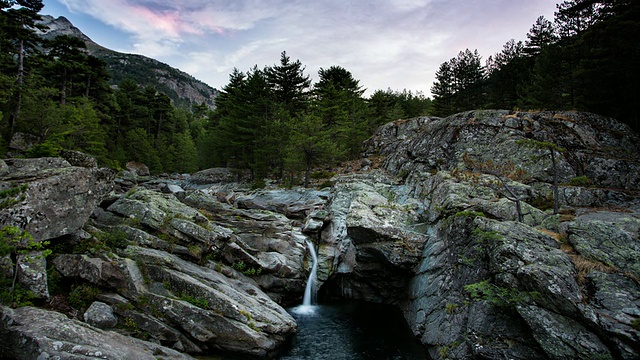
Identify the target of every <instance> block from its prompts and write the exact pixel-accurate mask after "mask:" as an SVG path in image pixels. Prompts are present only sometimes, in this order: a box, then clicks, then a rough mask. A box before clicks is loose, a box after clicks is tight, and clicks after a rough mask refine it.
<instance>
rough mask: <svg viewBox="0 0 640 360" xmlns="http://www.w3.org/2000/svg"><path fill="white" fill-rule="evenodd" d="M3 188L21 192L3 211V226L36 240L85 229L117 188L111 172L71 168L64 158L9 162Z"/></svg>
mask: <svg viewBox="0 0 640 360" xmlns="http://www.w3.org/2000/svg"><path fill="white" fill-rule="evenodd" d="M5 162H6V163H7V165H8V167H9V171H8V172H7V173H6V174H4V175H2V176H1V177H0V189H2V190H7V189H17V190H16V193H15V195H14V196H13V197H12V198H13V204H12V205H11V206H9V207H7V208H3V209H0V223H2V224H4V225H11V226H15V227H18V228H20V229H22V230H25V231H27V232H29V234H31V236H33V238H34V240H35V241H38V242H39V241H45V240H48V239H53V238H57V237H60V236H63V235H67V234H71V233H73V232H75V231H76V230H78V229H80V228H81V227H82V226H84V224H85V222H86V221H87V219H89V216H90V215H91V213H92V212H93V210H94V209H95V208H96V206H97V205H98V203H99V202H100V201H101V200H102V197H103V196H104V195H105V194H106V193H108V192H109V191H110V189H111V187H112V186H113V183H112V181H113V173H112V172H111V171H110V170H108V169H99V168H85V167H75V166H71V165H70V164H69V163H68V162H67V161H66V160H63V159H61V158H41V159H7V160H5Z"/></svg>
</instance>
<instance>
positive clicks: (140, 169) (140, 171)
mask: <svg viewBox="0 0 640 360" xmlns="http://www.w3.org/2000/svg"><path fill="white" fill-rule="evenodd" d="M125 168H126V169H127V170H128V171H130V172H131V174H132V175H133V176H149V175H150V172H149V167H148V166H147V165H145V164H143V163H140V162H137V161H129V162H127V163H126V164H125Z"/></svg>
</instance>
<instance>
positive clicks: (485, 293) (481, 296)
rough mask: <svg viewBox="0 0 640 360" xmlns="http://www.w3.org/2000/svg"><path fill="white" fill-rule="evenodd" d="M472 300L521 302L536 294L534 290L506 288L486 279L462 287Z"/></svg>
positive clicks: (503, 302)
mask: <svg viewBox="0 0 640 360" xmlns="http://www.w3.org/2000/svg"><path fill="white" fill-rule="evenodd" d="M464 290H465V291H466V292H468V293H469V295H470V296H471V298H472V299H474V300H484V301H486V302H488V303H490V304H492V305H495V306H509V305H515V304H521V303H524V302H526V301H528V300H529V299H531V298H535V297H536V296H537V293H536V292H524V291H520V290H518V289H507V288H503V287H500V286H497V285H494V284H492V283H491V282H490V281H489V280H488V279H487V280H483V281H480V282H477V283H473V284H469V285H466V286H465V287H464Z"/></svg>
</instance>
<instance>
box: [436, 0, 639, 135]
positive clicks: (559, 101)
mask: <svg viewBox="0 0 640 360" xmlns="http://www.w3.org/2000/svg"><path fill="white" fill-rule="evenodd" d="M556 6H557V9H558V11H557V12H556V13H555V14H554V19H553V21H551V20H548V19H546V18H544V17H542V16H541V17H539V18H538V19H536V21H535V23H534V24H533V25H532V26H531V28H530V30H529V32H528V33H527V34H526V40H525V41H524V42H522V41H516V40H515V39H510V40H509V41H507V42H506V43H505V45H504V47H503V49H502V51H500V52H498V53H497V54H494V55H491V56H489V57H488V58H487V61H486V64H485V66H484V67H482V66H480V67H479V66H478V65H479V62H478V60H479V54H476V53H475V52H470V51H469V50H468V49H467V50H465V51H462V52H460V53H459V54H458V56H456V57H454V58H452V59H450V60H449V61H446V62H445V63H443V64H441V65H440V67H439V68H438V69H437V71H436V73H435V78H436V80H435V82H434V83H433V86H432V88H431V91H432V93H433V95H434V101H433V102H434V111H433V112H434V113H435V114H436V115H439V116H446V115H450V114H453V113H455V112H459V111H463V110H472V109H479V108H504V109H514V108H529V109H540V110H582V111H589V112H593V113H597V114H601V115H605V116H611V117H613V118H616V119H618V120H620V121H622V122H625V123H627V124H628V125H629V126H631V128H633V129H634V130H635V131H640V121H639V120H638V116H637V111H636V109H637V106H638V103H639V96H640V95H639V94H638V92H637V91H635V87H636V86H637V82H638V79H640V67H638V66H636V65H637V63H638V61H639V57H640V43H638V42H637V41H636V39H637V38H638V36H640V22H638V21H637V19H638V16H640V2H638V1H634V0H621V1H609V0H590V1H584V0H568V1H563V2H561V3H559V4H558V5H556ZM456 66H457V67H458V70H457V71H456ZM463 69H466V70H463ZM478 70H479V71H478ZM464 85H470V86H466V87H465V86H464Z"/></svg>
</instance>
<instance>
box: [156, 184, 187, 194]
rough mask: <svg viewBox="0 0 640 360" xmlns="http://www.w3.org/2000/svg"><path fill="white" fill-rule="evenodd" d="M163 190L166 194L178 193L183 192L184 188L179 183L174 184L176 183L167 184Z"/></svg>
mask: <svg viewBox="0 0 640 360" xmlns="http://www.w3.org/2000/svg"><path fill="white" fill-rule="evenodd" d="M161 191H162V192H163V193H165V194H176V193H183V192H184V189H183V188H181V187H180V186H179V185H174V184H165V185H164V186H163V187H162V189H161Z"/></svg>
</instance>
